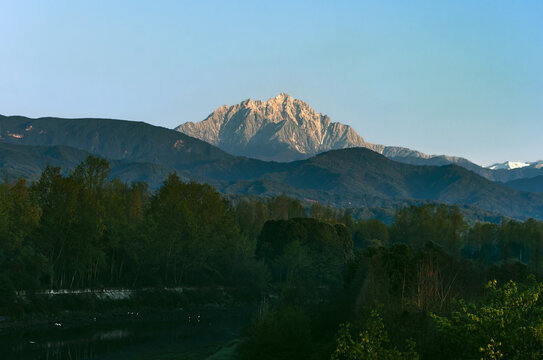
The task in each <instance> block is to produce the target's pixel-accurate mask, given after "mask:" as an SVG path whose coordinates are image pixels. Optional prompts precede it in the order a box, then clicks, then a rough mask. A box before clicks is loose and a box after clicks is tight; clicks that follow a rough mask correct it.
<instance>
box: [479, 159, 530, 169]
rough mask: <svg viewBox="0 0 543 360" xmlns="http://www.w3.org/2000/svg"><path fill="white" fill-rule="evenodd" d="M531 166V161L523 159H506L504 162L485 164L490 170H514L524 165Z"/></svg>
mask: <svg viewBox="0 0 543 360" xmlns="http://www.w3.org/2000/svg"><path fill="white" fill-rule="evenodd" d="M527 166H530V163H526V162H522V161H506V162H503V163H496V164H492V165H489V166H485V167H486V168H488V169H490V170H502V169H503V170H513V169H520V168H523V167H527Z"/></svg>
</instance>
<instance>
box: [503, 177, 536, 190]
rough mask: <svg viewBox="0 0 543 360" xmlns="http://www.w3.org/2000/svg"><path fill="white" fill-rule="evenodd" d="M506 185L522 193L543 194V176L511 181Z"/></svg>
mask: <svg viewBox="0 0 543 360" xmlns="http://www.w3.org/2000/svg"><path fill="white" fill-rule="evenodd" d="M505 185H506V186H508V187H510V188H512V189H516V190H520V191H528V192H540V193H543V175H540V176H535V177H531V178H524V179H518V180H513V181H509V182H507V183H505Z"/></svg>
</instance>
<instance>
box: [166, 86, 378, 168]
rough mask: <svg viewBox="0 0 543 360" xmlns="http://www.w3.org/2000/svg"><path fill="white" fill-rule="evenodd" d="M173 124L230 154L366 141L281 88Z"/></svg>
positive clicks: (300, 154) (304, 150) (266, 155)
mask: <svg viewBox="0 0 543 360" xmlns="http://www.w3.org/2000/svg"><path fill="white" fill-rule="evenodd" d="M175 130H177V131H180V132H182V133H185V134H187V135H189V136H192V137H195V138H198V139H201V140H204V141H207V142H208V143H210V144H213V145H216V146H218V147H219V148H221V149H223V150H225V151H226V152H229V153H230V154H233V155H243V156H247V157H252V158H258V159H262V160H275V161H292V160H299V159H305V158H309V157H311V156H313V155H315V154H318V153H321V152H324V151H328V150H332V149H343V148H351V147H368V148H372V149H373V147H374V146H373V145H372V144H369V143H366V142H365V141H364V139H363V138H362V137H361V136H360V135H358V134H357V133H356V132H355V131H354V130H353V128H351V127H350V126H348V125H344V124H340V123H337V122H332V121H331V120H330V118H329V117H328V116H327V115H323V114H319V113H317V112H316V111H315V110H313V109H312V108H311V107H310V106H309V105H308V104H307V103H305V102H304V101H302V100H298V99H294V98H292V97H291V96H289V95H287V94H284V93H281V94H279V95H277V96H276V97H273V98H271V99H269V100H268V101H261V100H257V101H254V100H251V99H247V100H245V101H243V102H241V103H239V104H237V105H232V106H226V105H224V106H221V107H220V108H218V109H217V110H215V111H214V112H213V113H212V114H211V115H209V116H208V117H207V118H206V119H205V120H203V121H201V122H198V123H192V122H188V123H185V124H182V125H180V126H178V127H177V128H176V129H175Z"/></svg>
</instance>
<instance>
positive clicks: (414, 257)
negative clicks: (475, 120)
mask: <svg viewBox="0 0 543 360" xmlns="http://www.w3.org/2000/svg"><path fill="white" fill-rule="evenodd" d="M542 245H543V224H542V223H541V222H538V221H535V220H533V219H530V220H527V221H523V222H521V221H516V220H504V221H503V222H502V223H501V224H491V223H477V224H475V225H473V226H468V225H467V224H466V222H465V221H464V219H463V217H462V214H461V213H460V211H459V210H458V208H456V207H455V206H446V205H431V204H426V205H422V206H411V207H406V208H403V209H400V210H398V211H397V212H396V215H395V217H394V220H393V221H392V223H391V224H385V223H383V222H381V221H379V220H375V219H369V220H365V219H353V217H352V216H351V211H350V210H349V209H334V208H332V207H330V206H329V205H323V204H319V203H316V202H314V203H302V202H300V201H299V200H296V199H292V198H289V197H287V196H285V195H281V196H276V197H269V198H266V199H262V198H257V197H235V198H234V197H232V198H227V197H223V196H221V195H220V194H219V193H218V192H217V191H215V190H214V189H213V188H212V187H210V186H209V185H205V184H198V183H194V182H188V183H186V182H183V181H181V180H180V179H179V177H178V176H177V175H176V174H171V175H169V176H168V178H167V179H166V180H165V181H164V183H163V184H162V186H161V187H160V188H159V189H157V190H155V191H151V190H150V189H149V187H148V185H147V184H145V183H138V182H136V183H132V184H126V183H123V182H121V181H119V180H111V179H110V177H109V164H108V163H107V161H105V160H103V159H100V158H96V157H92V156H91V157H88V158H87V159H86V160H85V161H84V162H83V163H81V164H80V165H79V166H78V167H77V168H76V169H74V170H73V171H71V172H70V173H69V174H68V175H66V176H64V175H62V172H61V169H60V168H58V167H52V166H47V167H46V169H45V170H44V171H43V173H42V175H41V177H40V179H39V180H38V181H36V182H34V183H32V184H27V183H26V182H25V181H24V180H18V181H17V182H15V183H4V184H0V295H1V299H2V300H1V301H2V304H1V305H6V304H7V303H9V302H10V301H12V298H11V297H10V296H12V294H13V293H14V291H15V290H32V289H55V288H72V289H73V288H89V287H90V288H102V287H129V288H139V287H169V286H216V285H221V286H227V287H230V288H233V289H244V291H245V292H244V293H245V294H250V296H251V297H252V298H253V299H258V300H259V301H260V309H259V311H258V314H257V315H256V317H255V319H254V321H253V323H252V324H251V325H250V326H249V327H248V329H247V330H246V332H245V334H244V340H243V341H242V343H241V344H240V346H239V348H238V356H239V358H241V359H244V358H246V359H254V358H259V359H277V358H282V359H300V358H305V359H330V358H332V359H377V358H378V359H415V358H427V359H433V358H445V359H458V358H463V359H471V358H473V359H475V358H477V359H480V358H484V359H494V358H495V359H498V358H519V359H521V358H538V357H539V356H543V354H541V349H542V348H543V307H542V304H541V300H540V297H539V295H540V293H541V291H542V290H543V288H542V286H541V285H540V283H539V282H538V279H541V276H542V272H543V264H542V262H541V261H542V258H541V257H542V254H541V252H542V249H541V247H542ZM10 294H11V295H10Z"/></svg>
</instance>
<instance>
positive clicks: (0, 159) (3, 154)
mask: <svg viewBox="0 0 543 360" xmlns="http://www.w3.org/2000/svg"><path fill="white" fill-rule="evenodd" d="M89 155H91V154H90V153H89V152H87V151H83V150H79V149H74V148H71V147H67V146H30V145H15V144H8V143H3V142H0V182H3V181H6V180H7V181H13V180H15V179H18V178H24V179H27V180H29V181H36V180H38V179H39V177H40V175H41V173H42V171H43V170H44V169H45V167H46V166H47V165H48V164H49V165H52V166H57V167H60V168H61V170H62V173H63V174H64V175H67V174H68V173H69V171H70V170H73V169H75V167H76V166H77V165H79V164H80V163H81V162H82V161H84V160H85V159H86V158H87V156H89ZM108 160H109V164H110V169H111V172H110V176H111V178H112V179H114V178H118V179H120V180H122V181H124V182H127V183H130V182H132V181H142V182H146V183H148V184H149V186H151V188H157V187H159V186H160V184H161V183H162V182H163V181H164V179H165V178H166V177H167V176H168V174H170V173H172V172H174V171H175V169H173V168H171V167H168V166H164V165H159V164H151V163H136V162H127V161H123V160H111V159H108ZM179 174H180V177H181V178H182V179H184V180H186V181H188V180H201V179H200V178H198V177H193V176H190V175H188V174H186V173H182V172H179Z"/></svg>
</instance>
